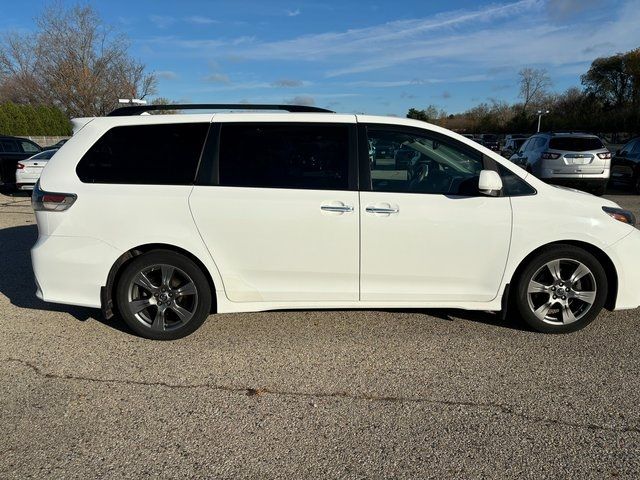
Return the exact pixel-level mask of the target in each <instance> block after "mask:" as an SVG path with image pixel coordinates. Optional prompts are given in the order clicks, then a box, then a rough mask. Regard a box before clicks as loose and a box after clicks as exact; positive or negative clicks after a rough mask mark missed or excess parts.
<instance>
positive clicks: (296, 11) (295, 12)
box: [285, 8, 302, 17]
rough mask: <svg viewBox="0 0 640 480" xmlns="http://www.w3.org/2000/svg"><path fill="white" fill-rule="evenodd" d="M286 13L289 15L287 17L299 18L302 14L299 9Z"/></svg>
mask: <svg viewBox="0 0 640 480" xmlns="http://www.w3.org/2000/svg"><path fill="white" fill-rule="evenodd" d="M285 13H286V14H287V17H297V16H298V15H300V14H301V13H302V12H301V11H300V9H299V8H296V9H295V10H285Z"/></svg>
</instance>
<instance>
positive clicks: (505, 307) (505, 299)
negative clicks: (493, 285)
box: [500, 283, 509, 321]
mask: <svg viewBox="0 0 640 480" xmlns="http://www.w3.org/2000/svg"><path fill="white" fill-rule="evenodd" d="M508 307H509V284H508V283H507V284H506V285H505V287H504V292H503V293H502V307H501V309H500V319H501V320H503V321H504V320H506V319H507V310H508Z"/></svg>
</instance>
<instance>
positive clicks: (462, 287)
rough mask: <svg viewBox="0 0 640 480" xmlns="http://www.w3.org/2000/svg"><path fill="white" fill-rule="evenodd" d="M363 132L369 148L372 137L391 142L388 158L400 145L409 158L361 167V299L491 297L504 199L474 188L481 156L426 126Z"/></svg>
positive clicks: (507, 224)
mask: <svg viewBox="0 0 640 480" xmlns="http://www.w3.org/2000/svg"><path fill="white" fill-rule="evenodd" d="M367 132H368V133H367V134H368V139H369V140H370V141H371V142H372V144H373V145H374V148H375V145H376V144H377V143H379V142H380V143H382V144H384V145H387V144H391V145H393V146H394V149H393V150H394V151H395V152H396V153H395V155H396V156H397V155H398V153H399V152H406V151H407V150H408V149H410V150H413V151H414V152H415V155H413V156H409V157H410V160H409V161H408V162H406V161H402V162H399V161H397V160H398V158H393V155H391V154H390V155H389V158H384V159H383V158H377V160H376V164H375V166H374V165H373V164H372V163H370V164H369V165H370V180H369V181H370V185H367V186H370V191H362V192H361V194H360V205H361V207H360V208H361V213H360V214H361V228H362V231H361V295H360V298H361V300H362V301H397V302H436V303H446V302H449V301H454V302H460V301H468V302H484V301H489V300H492V299H493V298H495V297H496V295H497V294H498V290H499V287H500V283H501V280H502V276H503V273H504V269H505V264H506V261H507V256H508V252H509V243H510V236H511V204H510V200H509V198H508V197H504V196H497V197H489V196H485V195H481V194H480V193H479V192H478V177H479V174H480V171H481V170H482V169H483V168H486V167H487V166H486V165H485V164H484V159H483V155H482V154H481V153H480V152H478V151H476V150H475V149H473V148H471V147H469V146H467V145H465V144H463V143H459V142H457V141H455V140H453V139H450V138H449V137H446V136H444V135H442V134H436V133H435V132H430V131H428V130H422V129H411V130H399V129H398V128H396V127H392V126H381V125H377V126H374V125H369V126H368V127H367ZM407 156H408V155H406V154H403V158H404V157H407ZM365 178H366V175H365ZM363 183H368V181H367V182H365V181H363ZM361 188H362V186H361ZM365 190H366V188H365Z"/></svg>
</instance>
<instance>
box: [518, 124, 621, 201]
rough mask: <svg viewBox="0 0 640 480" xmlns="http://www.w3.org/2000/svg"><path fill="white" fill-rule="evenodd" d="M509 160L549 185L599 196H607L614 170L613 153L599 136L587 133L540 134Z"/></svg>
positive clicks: (534, 136)
mask: <svg viewBox="0 0 640 480" xmlns="http://www.w3.org/2000/svg"><path fill="white" fill-rule="evenodd" d="M509 160H511V161H512V162H513V163H515V164H517V165H520V166H521V167H522V168H524V169H526V170H527V171H529V172H531V173H533V174H534V175H535V176H536V177H538V178H540V179H542V180H544V181H545V182H547V183H555V184H562V185H568V186H574V187H577V188H580V189H582V190H588V191H590V192H591V193H594V194H595V195H603V194H604V193H605V191H606V188H607V182H608V181H609V174H610V170H611V152H610V151H609V150H607V148H606V147H605V146H604V144H603V143H602V140H600V139H599V138H598V137H597V136H595V135H589V134H585V133H538V134H536V135H533V136H532V137H531V138H529V139H528V140H527V141H526V142H525V143H524V144H523V145H522V147H520V150H519V151H517V152H516V153H514V154H513V155H512V156H511V158H510V159H509Z"/></svg>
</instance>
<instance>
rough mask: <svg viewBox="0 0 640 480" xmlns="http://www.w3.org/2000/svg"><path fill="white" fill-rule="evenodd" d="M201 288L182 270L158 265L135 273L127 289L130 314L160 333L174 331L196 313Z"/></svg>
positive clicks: (145, 325)
mask: <svg viewBox="0 0 640 480" xmlns="http://www.w3.org/2000/svg"><path fill="white" fill-rule="evenodd" d="M197 306H198V291H197V289H196V286H195V283H194V281H193V280H192V279H191V277H190V276H189V275H187V274H186V273H185V272H184V271H183V270H181V269H179V268H177V267H174V266H172V265H166V264H155V265H151V266H148V267H146V268H144V269H143V270H141V271H139V272H138V273H137V274H136V275H134V277H133V279H132V280H131V282H130V284H129V286H128V289H127V305H126V307H127V308H128V309H129V311H130V312H131V314H132V315H133V316H134V317H135V318H136V320H138V321H139V322H140V323H141V324H142V325H143V326H144V327H146V328H149V329H151V330H155V331H158V332H163V331H170V330H175V329H177V328H180V327H182V326H184V325H185V324H186V323H188V322H189V321H190V320H191V319H192V318H193V316H194V315H195V313H196V309H197Z"/></svg>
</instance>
